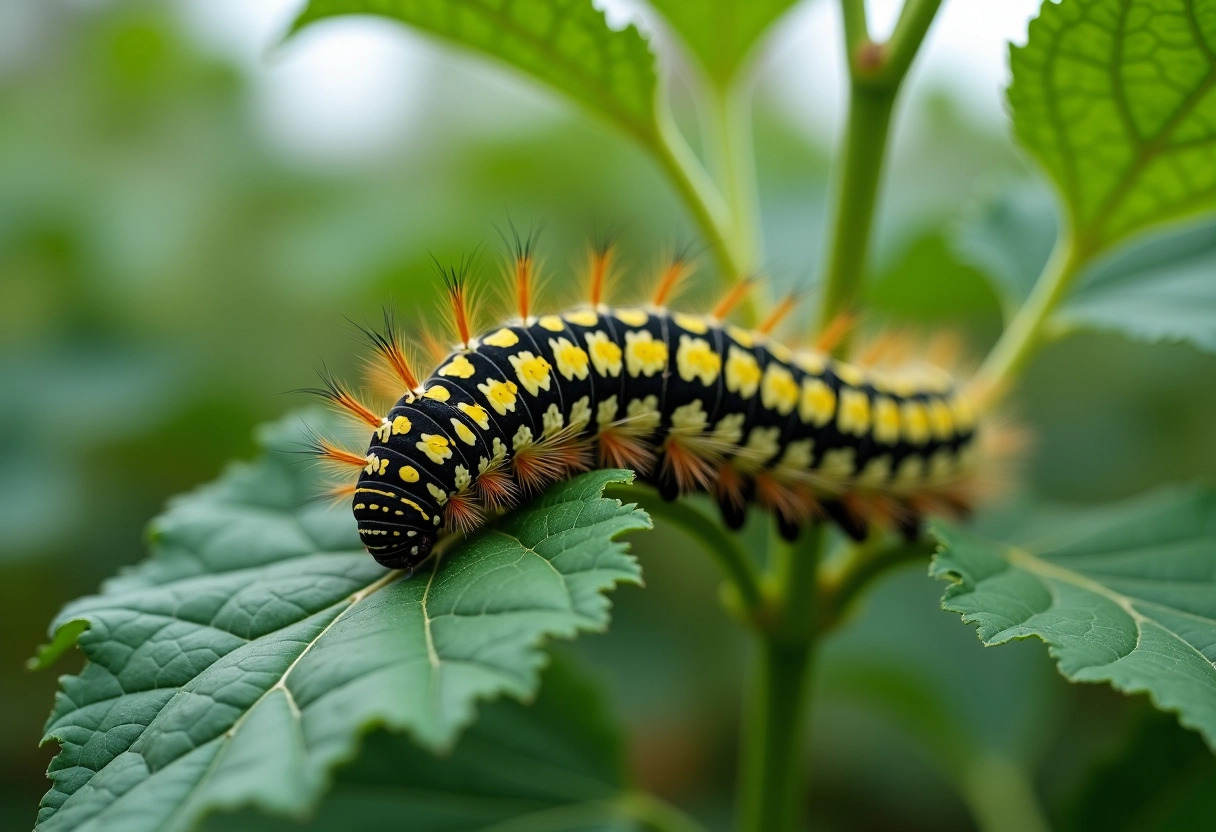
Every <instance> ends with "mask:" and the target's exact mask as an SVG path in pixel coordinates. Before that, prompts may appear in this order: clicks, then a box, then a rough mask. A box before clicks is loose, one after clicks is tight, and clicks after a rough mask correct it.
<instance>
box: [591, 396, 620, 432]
mask: <svg viewBox="0 0 1216 832" xmlns="http://www.w3.org/2000/svg"><path fill="white" fill-rule="evenodd" d="M618 410H620V405H619V404H617V401H616V396H609V397H608V398H606V399H604V400H603V401H602V402H600V403H599V404H597V405H596V406H595V423H596V424H597V425H600V426H601V427H602V426H603V425H606V424H608V423H609V422H611V421H612V420H613V419H615V418H616V412H617V411H618Z"/></svg>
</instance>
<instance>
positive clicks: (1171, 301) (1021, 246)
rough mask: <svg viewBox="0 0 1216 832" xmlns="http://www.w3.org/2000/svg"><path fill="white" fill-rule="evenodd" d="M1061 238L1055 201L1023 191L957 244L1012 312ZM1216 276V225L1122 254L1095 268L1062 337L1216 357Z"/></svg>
mask: <svg viewBox="0 0 1216 832" xmlns="http://www.w3.org/2000/svg"><path fill="white" fill-rule="evenodd" d="M1214 164H1216V162H1214ZM1055 236H1056V223H1055V220H1054V216H1053V211H1052V206H1051V196H1050V194H1048V193H1047V192H1046V190H1045V189H1043V188H1041V187H1037V186H1034V185H1029V184H1022V185H1016V186H1013V187H1010V188H1008V189H1006V190H1004V191H1002V192H1001V193H999V194H997V195H995V196H993V197H992V198H991V199H989V200H986V201H985V202H984V203H982V204H980V205H979V206H977V208H976V210H974V211H973V212H972V213H971V214H970V215H969V216H968V217H967V218H966V219H965V220H964V221H963V223H962V224H961V225H960V227H959V229H958V232H957V235H956V238H955V243H956V245H957V247H958V249H959V251H960V254H961V255H962V256H963V257H965V258H966V259H967V260H968V261H970V262H973V263H975V264H976V265H977V266H979V267H980V268H982V269H983V270H984V271H985V272H986V273H987V274H988V275H989V276H990V277H991V278H992V280H993V281H994V282H995V283H996V284H997V286H998V288H999V290H1000V293H1001V295H1002V296H1003V299H1004V300H1005V302H1006V309H1007V310H1008V311H1009V312H1011V313H1012V312H1014V311H1016V310H1017V308H1018V307H1019V306H1020V305H1021V303H1022V302H1023V301H1024V300H1025V298H1026V296H1027V295H1028V294H1029V293H1030V290H1031V288H1032V287H1033V286H1034V282H1035V280H1036V279H1037V278H1038V275H1039V273H1040V272H1041V271H1042V270H1043V267H1044V265H1045V264H1046V263H1047V258H1048V255H1049V254H1050V252H1051V247H1052V244H1053V242H1054V241H1055ZM1214 276H1216V224H1213V223H1210V222H1209V223H1204V224H1200V225H1197V226H1188V227H1185V228H1179V229H1171V230H1169V231H1166V232H1164V233H1161V234H1155V235H1153V236H1151V237H1148V238H1145V239H1142V240H1138V241H1136V242H1135V243H1132V244H1130V245H1128V246H1124V247H1120V248H1119V249H1118V251H1115V252H1111V253H1110V254H1108V255H1107V256H1105V257H1102V258H1100V259H1099V260H1098V261H1097V262H1095V263H1094V264H1093V265H1092V266H1090V267H1089V268H1087V269H1086V270H1085V273H1084V274H1083V275H1082V276H1081V278H1080V280H1079V282H1078V285H1077V287H1076V288H1075V289H1074V290H1073V292H1072V293H1071V294H1070V296H1069V297H1068V298H1067V299H1066V300H1065V301H1064V303H1063V304H1062V305H1061V308H1060V309H1059V310H1058V311H1057V312H1056V313H1055V315H1054V317H1053V320H1052V322H1051V323H1052V326H1054V327H1055V328H1056V329H1057V330H1060V329H1068V330H1071V329H1092V330H1101V331H1109V332H1117V333H1120V334H1122V335H1125V336H1127V337H1129V338H1135V339H1137V340H1141V341H1186V342H1188V343H1190V344H1191V345H1193V346H1195V347H1197V348H1198V349H1201V350H1206V351H1208V352H1216V277H1214Z"/></svg>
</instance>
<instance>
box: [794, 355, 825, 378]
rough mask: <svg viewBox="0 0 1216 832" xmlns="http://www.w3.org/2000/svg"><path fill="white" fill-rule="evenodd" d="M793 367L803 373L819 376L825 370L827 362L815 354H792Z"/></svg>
mask: <svg viewBox="0 0 1216 832" xmlns="http://www.w3.org/2000/svg"><path fill="white" fill-rule="evenodd" d="M794 366H795V367H797V368H798V369H799V370H802V371H803V372H804V373H810V374H811V375H813V376H821V375H823V371H824V370H825V369H826V368H827V361H826V360H825V359H824V357H823V356H822V355H820V354H819V353H817V352H796V353H794Z"/></svg>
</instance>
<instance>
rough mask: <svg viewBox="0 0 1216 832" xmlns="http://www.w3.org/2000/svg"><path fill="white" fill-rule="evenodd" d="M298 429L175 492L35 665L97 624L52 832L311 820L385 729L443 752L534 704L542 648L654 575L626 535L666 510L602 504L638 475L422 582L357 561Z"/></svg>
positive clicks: (65, 748)
mask: <svg viewBox="0 0 1216 832" xmlns="http://www.w3.org/2000/svg"><path fill="white" fill-rule="evenodd" d="M310 421H313V422H314V423H315V421H316V420H312V419H310ZM303 439H304V428H303V426H302V425H301V424H300V422H299V420H298V419H291V420H287V421H284V422H283V423H280V424H278V425H276V426H274V427H272V428H271V429H269V430H267V431H266V432H265V434H264V436H263V442H264V444H265V446H266V447H267V449H268V450H269V451H270V453H268V454H267V455H266V456H265V457H264V458H262V459H260V460H259V461H257V462H255V463H253V464H247V465H238V466H234V467H233V468H232V469H230V470H229V471H228V472H227V473H226V474H225V475H224V476H223V477H222V478H221V479H220V480H219V481H217V482H215V483H213V484H211V485H209V486H206V487H204V488H202V489H200V490H199V491H197V492H195V493H193V494H189V495H186V496H184V497H181V498H179V499H178V500H176V501H175V502H174V503H173V504H172V505H171V506H170V508H169V511H168V512H167V513H166V514H165V515H163V516H162V517H160V518H159V519H158V520H156V521H155V522H154V523H153V526H152V538H153V548H152V556H151V558H150V559H149V560H148V561H146V562H145V563H144V564H142V565H141V566H139V567H137V568H136V569H134V570H132V571H131V572H129V573H127V574H124V575H121V576H120V577H118V578H116V579H114V580H113V581H111V582H109V583H108V584H107V585H106V586H105V587H104V588H103V591H102V593H101V594H100V595H97V596H93V597H89V598H84V599H82V600H79V601H76V602H74V603H72V604H69V605H68V606H67V608H66V609H64V610H63V612H62V613H60V615H59V616H58V618H57V619H56V620H55V622H54V624H53V626H52V632H53V634H54V635H53V638H52V641H51V644H50V645H49V646H48V647H46V648H44V649H43V651H42V652H41V654H40V656H39V659H38V661H39V663H40V664H41V665H43V666H45V665H46V664H47V663H48V662H49V661H51V660H52V659H53V658H54V657H55V656H56V655H58V654H60V653H62V652H63V651H64V650H65V649H66V648H67V647H69V646H70V645H71V643H72V639H73V636H75V635H76V634H78V633H80V631H81V629H82V627H83V626H85V625H87V627H88V629H87V630H86V631H84V632H83V634H80V636H79V644H80V647H81V648H82V649H83V650H84V653H85V655H86V657H87V658H88V660H89V661H88V663H87V664H86V665H85V668H84V670H83V671H82V672H81V673H80V675H78V676H68V677H64V679H63V680H62V689H61V692H60V693H59V695H58V697H57V699H56V703H55V708H54V711H53V713H52V714H51V718H50V721H49V723H48V726H47V739H48V740H49V739H55V740H58V741H59V742H60V744H61V745H62V751H61V752H60V754H59V755H58V756H57V757H56V758H55V759H54V761H53V762H52V764H51V768H50V776H51V779H52V780H53V781H54V785H53V787H52V789H51V791H50V792H48V794H47V795H46V797H45V798H44V800H43V807H42V810H41V813H40V815H39V826H40V828H43V829H47V830H55V829H73V830H94V829H108V828H114V829H124V830H140V829H149V830H151V829H157V830H162V829H163V830H177V829H187V828H189V827H191V826H192V825H193V824H194V823H195V822H196V821H197V820H198V819H199V818H200V817H202V816H204V815H205V814H207V813H208V812H210V811H213V810H216V809H222V808H235V807H239V806H244V805H253V806H256V807H258V808H260V809H263V810H266V811H270V812H278V813H299V812H302V811H304V810H306V809H307V808H308V807H309V806H311V805H313V804H314V803H315V802H316V800H317V799H318V798H319V796H320V793H321V791H322V790H323V788H324V787H325V785H326V783H327V781H328V778H329V771H330V769H331V768H332V767H333V766H334V765H335V764H336V763H338V762H341V761H343V760H346V759H349V758H350V757H351V756H352V755H353V754H354V752H355V748H356V746H357V743H358V737H359V736H360V735H361V734H362V733H364V732H366V731H367V730H369V729H370V728H372V727H374V726H377V725H383V726H385V727H387V728H390V729H392V730H398V731H402V730H403V731H408V732H409V733H410V734H411V735H412V736H413V737H414V738H415V740H417V741H418V742H419V743H420V744H421V745H422V746H424V747H426V748H430V749H444V748H447V747H449V746H450V745H451V744H452V742H453V741H454V740H455V739H456V737H457V735H458V734H459V732H460V730H461V729H462V728H463V727H464V726H466V725H467V724H468V723H469V722H470V721H471V720H472V719H473V716H474V708H475V703H476V701H477V700H478V699H485V698H489V697H493V696H496V695H499V694H504V693H505V694H509V695H510V696H513V697H515V698H520V699H523V698H527V697H530V696H532V695H533V694H534V693H535V691H536V685H537V674H538V673H539V671H540V668H541V667H542V666H543V665H544V663H545V654H544V653H543V652H542V651H541V650H540V649H539V644H540V643H541V642H542V641H543V640H544V639H545V638H546V637H551V636H560V637H567V638H568V637H572V636H574V635H575V634H576V633H578V632H580V631H584V630H602V629H604V628H605V627H606V626H607V624H608V611H609V602H608V600H607V598H605V597H604V591H605V590H607V589H610V588H611V587H612V586H613V585H615V584H616V583H618V582H622V581H625V582H638V581H639V569H638V566H637V563H636V562H635V561H634V560H633V558H631V557H630V556H629V555H628V554H627V553H626V551H625V546H624V544H621V543H615V542H613V541H612V539H613V538H614V537H615V536H616V535H618V534H620V533H622V532H626V531H630V530H634V529H642V528H647V527H648V526H649V518H647V517H646V515H645V514H644V513H642V512H640V511H638V510H636V509H635V508H634V507H632V506H625V505H622V504H621V503H620V502H618V501H616V500H609V499H604V498H602V497H601V496H600V494H601V491H602V490H603V488H604V487H605V486H606V485H607V484H608V483H612V482H623V481H628V480H629V478H630V476H631V475H630V474H628V473H627V472H622V471H594V472H591V473H588V474H585V475H583V476H581V477H578V478H576V479H573V480H570V481H568V482H564V483H560V484H558V485H556V486H554V487H553V488H551V489H550V490H549V491H548V492H546V493H545V494H544V495H542V496H540V497H538V498H537V499H536V500H534V501H533V502H532V503H530V504H528V505H526V506H524V507H522V508H520V509H518V510H516V511H514V512H513V513H511V514H509V515H507V516H504V517H503V518H502V519H501V520H500V521H498V522H497V523H495V524H494V525H492V526H491V527H489V528H487V529H485V530H483V531H482V532H480V533H479V534H477V535H475V536H474V537H472V538H471V539H470V540H468V541H467V542H465V543H464V544H462V545H460V546H459V547H458V548H456V549H454V550H453V551H451V552H449V553H448V554H447V556H446V557H444V558H443V560H442V561H441V562H439V563H438V564H429V565H428V567H427V571H425V572H424V573H422V574H419V575H417V576H416V577H414V578H413V579H410V580H406V579H405V576H404V575H403V574H402V573H400V572H396V571H387V570H385V569H383V568H382V567H380V566H378V565H377V564H376V563H375V561H373V560H372V559H371V558H370V557H369V556H368V555H367V554H366V553H365V552H364V551H362V549H361V547H360V546H359V545H358V542H357V537H356V534H355V527H354V521H353V520H352V519H351V518H350V516H349V512H348V511H347V510H346V508H345V507H341V506H338V507H331V506H326V505H325V504H324V503H323V502H319V501H318V500H317V499H316V498H315V495H316V493H318V491H319V488H320V483H319V482H318V481H317V478H316V476H315V475H313V474H311V473H310V472H309V469H308V466H306V465H301V464H299V458H298V456H295V457H294V458H293V456H294V455H292V454H289V453H287V452H288V451H290V450H293V449H297V450H298V448H299V447H300V443H301V442H302V441H303ZM82 622H83V623H82Z"/></svg>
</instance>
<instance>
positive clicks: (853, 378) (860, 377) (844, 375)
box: [832, 361, 866, 387]
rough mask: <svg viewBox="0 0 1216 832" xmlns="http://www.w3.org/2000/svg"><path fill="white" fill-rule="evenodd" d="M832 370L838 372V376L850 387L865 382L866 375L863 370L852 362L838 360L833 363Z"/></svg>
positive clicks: (858, 385)
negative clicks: (846, 362)
mask: <svg viewBox="0 0 1216 832" xmlns="http://www.w3.org/2000/svg"><path fill="white" fill-rule="evenodd" d="M832 372H834V373H835V374H836V378H838V379H840V380H841V381H843V382H844V383H845V384H847V385H849V386H850V387H860V386H861V385H862V384H864V383H865V380H866V376H865V373H863V372H862V371H861V370H859V369H857V368H856V367H854V366H853V365H852V364H845V363H843V362H839V361H838V362H837V363H835V364H833V365H832Z"/></svg>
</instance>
